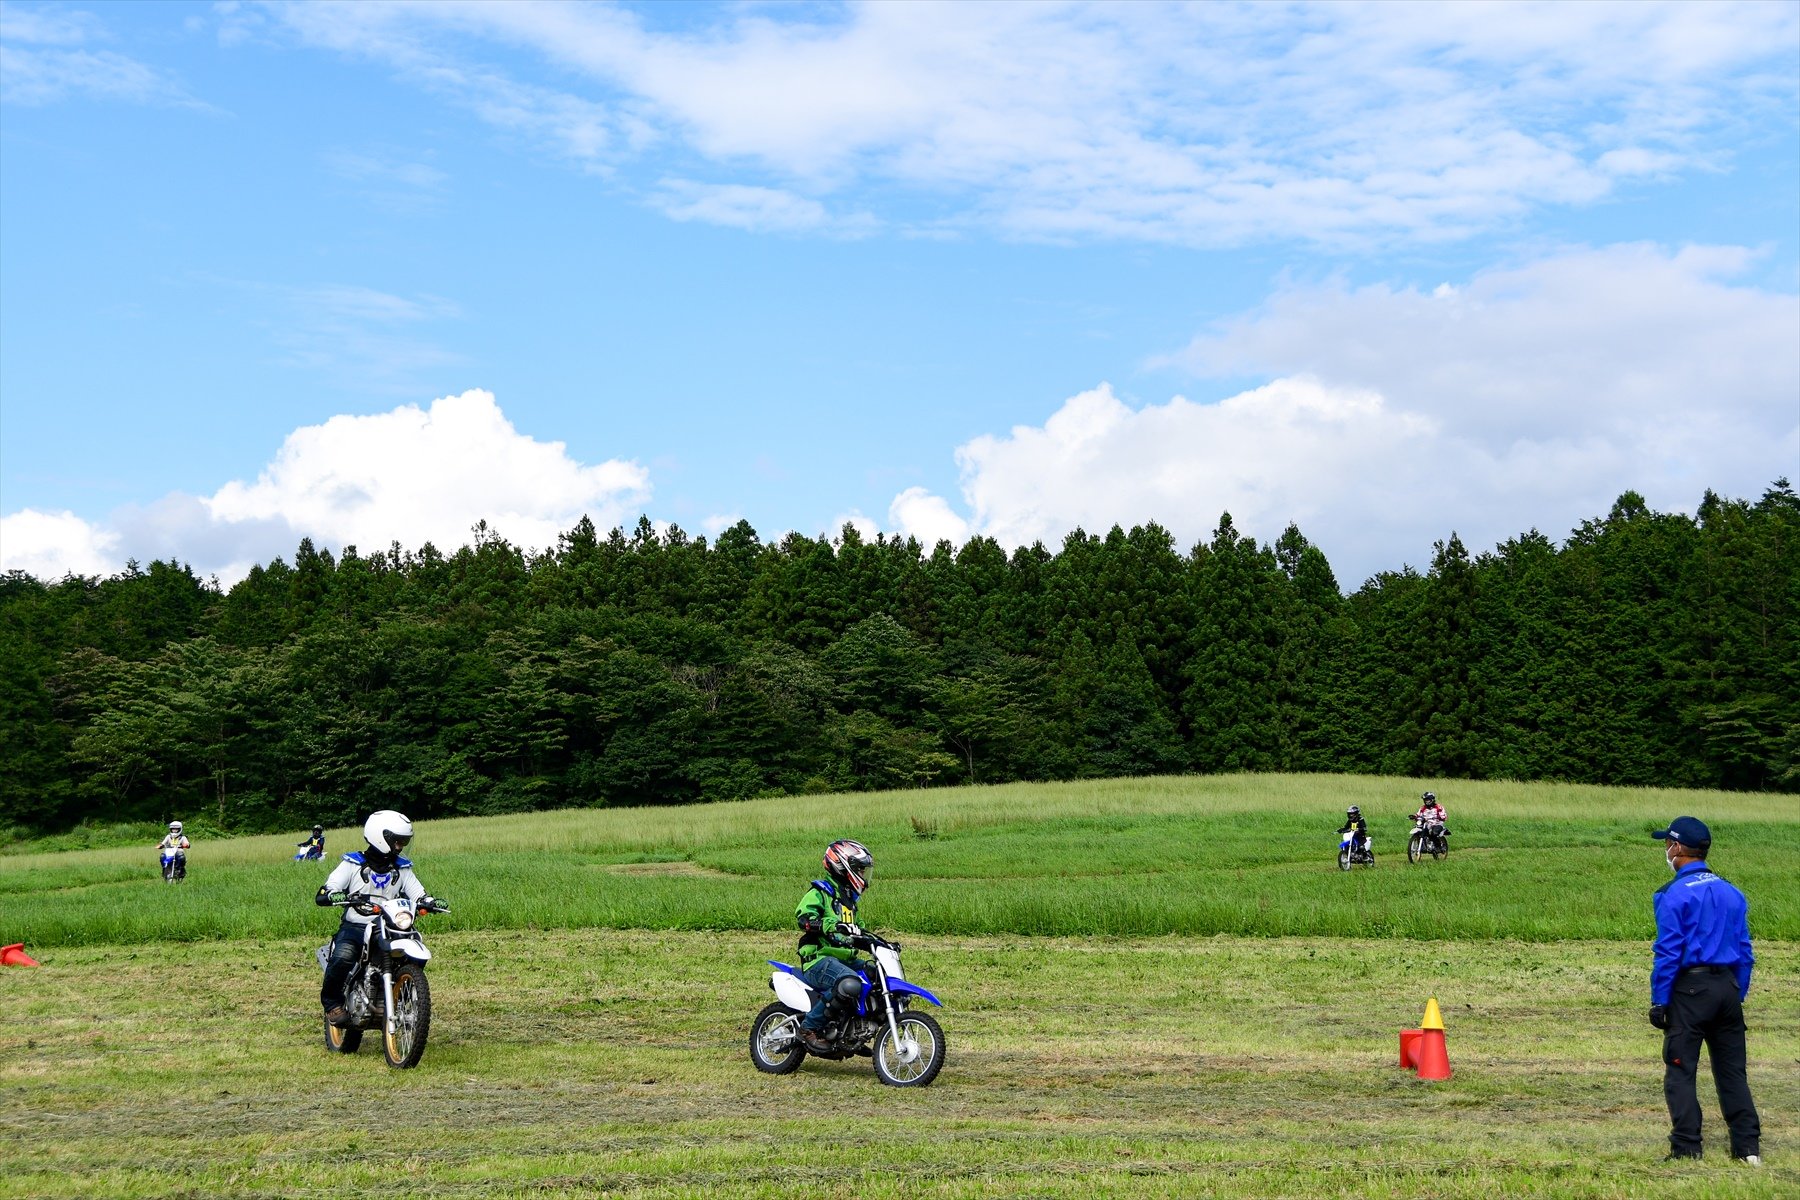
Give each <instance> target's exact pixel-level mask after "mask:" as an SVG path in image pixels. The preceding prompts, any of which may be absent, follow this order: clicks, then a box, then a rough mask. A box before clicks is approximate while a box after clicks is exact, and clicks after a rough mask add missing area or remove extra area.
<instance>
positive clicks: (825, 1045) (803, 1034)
mask: <svg viewBox="0 0 1800 1200" xmlns="http://www.w3.org/2000/svg"><path fill="white" fill-rule="evenodd" d="M800 1044H801V1045H802V1046H805V1047H806V1048H807V1050H808V1051H809V1052H811V1053H813V1054H829V1053H831V1049H832V1047H831V1039H830V1038H828V1037H826V1036H825V1035H824V1034H822V1033H817V1032H815V1031H813V1030H811V1029H808V1028H806V1026H804V1025H802V1026H801V1027H800Z"/></svg>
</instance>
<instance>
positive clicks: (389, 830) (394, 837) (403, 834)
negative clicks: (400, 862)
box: [363, 808, 413, 869]
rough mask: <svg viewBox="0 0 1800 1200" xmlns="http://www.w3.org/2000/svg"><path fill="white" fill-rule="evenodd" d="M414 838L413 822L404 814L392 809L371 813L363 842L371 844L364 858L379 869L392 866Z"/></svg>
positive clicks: (364, 825)
mask: <svg viewBox="0 0 1800 1200" xmlns="http://www.w3.org/2000/svg"><path fill="white" fill-rule="evenodd" d="M412 836H413V827H412V822H411V821H409V820H407V819H406V815H405V814H404V813H397V812H395V811H394V810H393V809H391V808H384V809H382V810H381V811H380V812H375V813H370V814H369V819H368V820H366V821H364V822H363V841H365V842H367V843H368V844H369V848H368V850H367V851H365V852H364V858H366V859H368V860H369V865H370V866H372V867H375V868H377V869H380V868H384V867H388V866H391V865H393V862H394V860H395V859H396V858H398V857H399V856H400V852H401V851H402V850H404V849H406V844H407V843H408V842H410V841H412Z"/></svg>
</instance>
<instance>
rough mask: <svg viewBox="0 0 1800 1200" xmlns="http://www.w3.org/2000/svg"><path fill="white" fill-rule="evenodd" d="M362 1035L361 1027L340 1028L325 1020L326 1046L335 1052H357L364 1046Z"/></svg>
mask: <svg viewBox="0 0 1800 1200" xmlns="http://www.w3.org/2000/svg"><path fill="white" fill-rule="evenodd" d="M362 1035H363V1031H362V1030H360V1029H339V1028H338V1027H337V1026H336V1025H333V1024H332V1023H331V1022H330V1021H327V1022H325V1048H326V1049H327V1050H329V1051H331V1052H332V1053H333V1054H355V1053H356V1051H357V1049H358V1048H359V1047H361V1046H362Z"/></svg>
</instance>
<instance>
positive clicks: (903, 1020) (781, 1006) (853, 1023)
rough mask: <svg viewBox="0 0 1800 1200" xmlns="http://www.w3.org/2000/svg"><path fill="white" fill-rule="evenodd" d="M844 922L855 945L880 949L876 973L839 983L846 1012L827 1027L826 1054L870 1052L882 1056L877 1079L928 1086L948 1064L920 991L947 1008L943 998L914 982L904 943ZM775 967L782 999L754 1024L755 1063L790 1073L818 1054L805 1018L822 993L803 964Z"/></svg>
mask: <svg viewBox="0 0 1800 1200" xmlns="http://www.w3.org/2000/svg"><path fill="white" fill-rule="evenodd" d="M839 928H840V929H842V930H843V931H844V932H845V933H846V934H848V935H849V937H850V944H851V945H852V946H854V947H855V948H856V949H858V950H863V951H865V952H871V953H872V956H873V957H874V959H875V970H874V978H872V979H871V978H870V977H869V976H868V975H861V974H859V975H855V976H852V977H850V978H847V979H843V980H840V981H839V983H838V996H837V1003H838V1006H840V1008H841V1010H842V1012H841V1014H840V1013H837V1012H834V1013H832V1020H831V1023H830V1024H829V1025H827V1026H826V1027H825V1031H824V1032H825V1037H826V1038H827V1039H828V1040H829V1041H830V1042H831V1044H832V1049H831V1050H830V1051H829V1052H826V1053H822V1054H819V1057H821V1058H830V1059H845V1058H850V1057H851V1056H853V1055H863V1056H866V1057H869V1058H872V1059H874V1060H875V1077H876V1078H877V1079H879V1080H881V1082H883V1083H885V1084H888V1085H889V1086H890V1087H925V1086H926V1085H928V1084H929V1083H930V1082H931V1081H932V1080H934V1079H936V1078H937V1075H938V1072H939V1071H940V1070H942V1069H943V1066H944V1031H943V1030H942V1029H941V1028H939V1026H938V1023H937V1021H936V1020H935V1019H933V1018H932V1017H931V1016H930V1015H928V1014H926V1013H922V1012H913V1011H911V1004H912V1001H913V1000H914V999H915V998H920V997H922V998H924V999H925V1000H928V1001H930V1002H931V1003H932V1004H934V1005H936V1006H937V1007H939V1008H942V1007H943V1002H942V1001H940V1000H939V999H938V998H937V997H936V996H934V995H932V994H931V993H930V992H928V991H926V990H925V989H924V988H922V987H918V986H916V985H914V984H911V983H908V982H907V981H906V977H905V975H904V974H902V973H901V970H900V945H899V943H898V942H890V941H887V940H885V939H883V938H880V937H877V936H876V935H874V934H872V933H868V932H866V931H864V930H861V929H858V928H856V927H855V926H840V927H839ZM769 965H770V966H772V967H774V968H775V973H774V974H773V975H772V976H771V977H770V979H769V987H770V988H772V989H773V990H774V992H775V996H776V1000H775V1003H773V1004H771V1005H769V1006H768V1007H767V1008H764V1009H763V1010H762V1011H761V1012H759V1013H757V1014H756V1019H755V1020H754V1021H752V1022H751V1023H750V1061H751V1062H753V1063H755V1064H756V1069H757V1070H759V1071H763V1072H765V1073H767V1074H770V1075H786V1074H787V1073H788V1072H790V1071H793V1070H795V1069H796V1068H798V1067H799V1066H800V1063H801V1060H803V1059H804V1058H805V1057H806V1056H807V1055H808V1054H809V1053H815V1052H813V1051H809V1050H807V1049H806V1047H805V1046H804V1045H803V1044H802V1043H801V1041H800V1018H801V1017H803V1016H805V1015H806V1013H807V1010H809V1009H810V1008H812V1006H813V1001H814V1000H815V999H817V998H818V993H817V992H815V991H814V990H813V989H812V987H811V986H810V985H809V984H808V983H807V982H806V980H805V979H803V978H801V976H800V969H799V968H798V967H790V966H789V965H788V964H786V963H780V962H775V961H774V960H772V959H771V960H770V962H769ZM852 1010H854V1011H852ZM871 1043H873V1045H871Z"/></svg>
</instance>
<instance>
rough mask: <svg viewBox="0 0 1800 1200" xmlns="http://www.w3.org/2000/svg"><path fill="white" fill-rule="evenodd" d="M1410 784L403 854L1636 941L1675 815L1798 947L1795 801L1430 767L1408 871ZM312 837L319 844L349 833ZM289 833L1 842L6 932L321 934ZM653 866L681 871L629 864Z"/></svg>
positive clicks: (536, 904)
mask: <svg viewBox="0 0 1800 1200" xmlns="http://www.w3.org/2000/svg"><path fill="white" fill-rule="evenodd" d="M1420 786H1421V784H1420V782H1419V781H1415V780H1400V779H1379V778H1367V777H1341V776H1273V775H1234V776H1210V777H1183V778H1164V779H1140V780H1108V781H1097V782H1081V783H1067V784H1019V785H1007V786H1002V787H994V788H962V789H942V790H933V791H923V792H886V793H876V794H871V795H855V796H835V797H807V798H782V799H774V800H758V801H750V802H745V803H739V804H717V805H706V806H696V807H689V808H669V809H612V810H607V809H600V810H577V811H569V812H558V813H538V814H527V815H521V816H517V817H498V818H485V819H479V820H458V821H433V822H424V823H421V825H420V828H419V837H418V841H417V843H416V855H415V857H416V858H417V859H418V864H419V872H420V876H421V878H422V879H423V880H424V882H425V884H426V886H427V887H429V888H430V889H431V890H432V891H433V892H434V893H435V894H437V895H440V896H443V897H445V898H447V899H449V900H450V901H451V902H452V904H454V905H455V907H456V912H455V915H454V916H452V917H450V918H448V919H447V920H446V921H445V922H443V923H442V924H441V925H440V926H439V927H440V928H444V929H456V930H472V929H499V928H520V929H523V928H592V927H609V928H641V929H767V930H771V931H773V930H786V929H788V928H789V926H790V925H791V916H792V911H793V906H794V903H795V901H796V899H797V898H798V894H799V891H798V890H799V889H800V888H802V887H804V885H805V882H806V880H808V879H811V878H813V877H814V876H816V875H817V874H818V873H819V870H820V868H819V861H818V859H819V852H820V850H821V848H822V846H823V844H824V843H825V842H826V841H827V840H829V839H830V838H832V837H839V836H854V837H859V838H861V839H862V840H864V841H865V842H867V843H868V844H869V845H870V846H871V847H872V848H873V849H874V851H875V855H876V859H877V864H878V865H877V868H876V876H875V878H876V884H875V887H874V888H873V889H872V891H871V892H870V895H869V898H868V902H867V906H866V908H865V918H866V919H867V920H868V921H869V922H870V923H871V924H875V925H879V926H882V927H885V928H893V929H899V930H903V931H908V932H913V933H924V934H938V935H948V934H962V935H996V934H1008V933H1021V934H1030V935H1040V936H1084V935H1092V934H1105V935H1113V936H1121V937H1132V936H1154V935H1164V934H1181V935H1210V934H1216V933H1230V934H1238V935H1272V936H1346V937H1388V936H1393V937H1410V938H1512V939H1523V940H1535V941H1553V940H1560V939H1563V938H1642V937H1645V936H1648V933H1649V930H1650V924H1649V921H1650V917H1649V911H1650V910H1649V900H1648V892H1649V890H1650V889H1651V888H1653V887H1655V886H1656V884H1657V883H1659V882H1660V878H1659V873H1660V872H1661V871H1662V865H1661V863H1660V861H1659V859H1658V857H1657V847H1656V845H1655V843H1653V842H1651V841H1650V840H1649V839H1648V838H1647V837H1646V836H1645V835H1646V833H1647V832H1648V831H1649V830H1650V829H1651V828H1654V827H1655V826H1657V825H1659V824H1661V823H1663V822H1666V821H1667V820H1669V819H1670V818H1671V817H1673V816H1675V815H1677V814H1678V813H1681V812H1693V813H1696V814H1697V815H1700V816H1702V817H1703V818H1704V819H1706V820H1707V821H1708V822H1709V823H1710V824H1711V825H1712V826H1713V828H1714V830H1715V835H1716V837H1717V839H1718V845H1719V852H1718V854H1717V855H1716V856H1715V859H1714V865H1715V867H1717V869H1718V870H1720V871H1721V872H1722V873H1723V874H1725V875H1726V876H1727V877H1729V878H1731V879H1732V880H1733V881H1734V882H1736V883H1738V884H1739V885H1740V886H1741V887H1743V888H1744V889H1745V890H1746V892H1748V893H1749V894H1750V896H1751V898H1752V903H1753V921H1754V928H1755V931H1756V933H1757V935H1758V936H1759V937H1761V938H1765V939H1776V940H1790V941H1792V940H1800V888H1796V887H1795V886H1793V882H1792V881H1793V877H1794V874H1795V864H1796V863H1797V862H1800V799H1796V798H1794V797H1782V796H1762V795H1742V794H1726V793H1705V792H1673V791H1659V790H1655V789H1626V788H1595V787H1578V786H1559V785H1553V784H1506V783H1487V784H1477V783H1454V784H1446V785H1442V786H1440V787H1439V788H1438V790H1439V791H1440V792H1441V793H1442V794H1443V795H1444V798H1445V801H1446V803H1447V804H1448V805H1449V807H1450V812H1451V821H1452V828H1453V829H1454V830H1455V836H1454V838H1453V845H1454V849H1453V851H1452V854H1451V856H1450V859H1449V860H1448V861H1447V862H1445V863H1421V864H1419V865H1417V866H1410V865H1409V864H1407V863H1406V861H1405V856H1404V849H1405V838H1406V833H1407V831H1408V828H1409V826H1408V825H1407V822H1406V814H1407V813H1408V812H1410V811H1411V809H1412V807H1413V803H1414V800H1415V798H1416V796H1417V794H1418V791H1419V790H1420ZM1350 803H1357V804H1360V805H1361V806H1362V808H1363V810H1364V812H1365V813H1367V814H1369V816H1370V818H1371V825H1372V831H1373V833H1374V835H1375V839H1376V840H1375V846H1376V850H1377V855H1378V858H1379V860H1380V861H1379V865H1378V866H1377V868H1376V869H1375V870H1373V871H1367V870H1360V869H1359V870H1358V871H1355V872H1353V873H1351V874H1350V875H1347V876H1346V875H1343V874H1340V873H1339V872H1338V871H1337V870H1335V868H1334V865H1333V859H1334V856H1335V852H1336V844H1337V839H1336V835H1335V834H1334V833H1333V832H1332V831H1333V830H1334V829H1336V827H1337V825H1338V823H1339V822H1340V821H1341V819H1342V813H1343V809H1344V807H1345V805H1347V804H1350ZM921 830H922V831H923V833H924V834H925V835H926V836H920V832H921ZM296 836H297V835H296ZM330 836H331V841H330V844H331V846H332V847H333V858H335V856H336V853H337V852H339V851H342V850H347V849H352V848H356V847H359V846H360V845H361V841H360V838H359V837H358V836H357V835H356V833H355V832H354V831H351V830H333V831H332V832H331V835H330ZM292 841H293V839H292V838H285V837H283V838H278V837H268V838H245V839H238V840H232V841H223V842H213V843H207V842H202V843H200V844H199V845H198V846H196V847H195V849H194V852H193V854H192V856H191V873H190V878H189V880H188V882H187V883H186V884H185V885H183V886H182V887H180V888H165V887H164V886H163V885H162V884H161V882H160V881H159V880H158V879H157V878H156V863H155V855H154V853H153V852H152V851H151V850H150V849H149V848H148V847H145V848H144V849H141V850H139V849H128V850H121V849H113V850H94V851H81V852H74V853H65V854H56V855H29V854H27V855H10V856H4V857H0V937H4V938H5V940H9V941H15V940H20V939H24V940H26V941H28V942H30V943H31V944H32V945H36V946H46V947H47V946H59V945H60V946H70V945H84V944H97V943H114V944H124V943H136V942H143V941H161V940H182V939H190V940H191V939H205V938H221V937H223V938H237V937H267V936H298V935H300V934H302V933H304V932H306V931H309V930H314V929H316V928H318V927H320V924H321V918H320V916H319V914H318V913H317V912H316V911H315V910H314V909H313V908H312V907H311V906H310V904H309V903H308V900H309V897H310V895H311V893H312V891H313V889H314V888H316V887H317V886H318V883H319V881H320V880H322V879H323V877H324V874H325V868H323V867H321V866H320V865H318V864H300V863H294V862H291V861H289V856H290V855H291V854H292ZM658 861H662V862H668V863H671V864H684V865H681V866H678V867H674V868H665V869H663V870H659V871H642V870H632V869H630V868H631V867H632V866H633V865H634V864H645V863H654V862H658ZM327 865H328V864H327Z"/></svg>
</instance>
